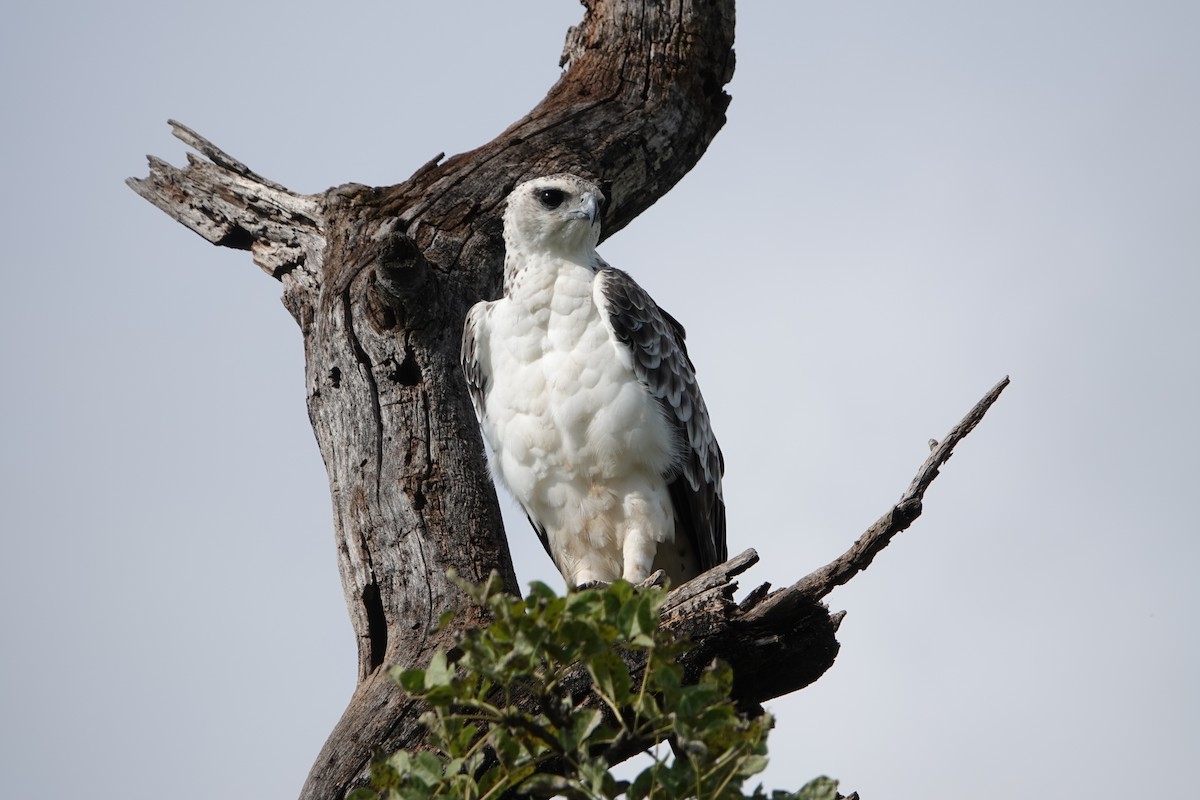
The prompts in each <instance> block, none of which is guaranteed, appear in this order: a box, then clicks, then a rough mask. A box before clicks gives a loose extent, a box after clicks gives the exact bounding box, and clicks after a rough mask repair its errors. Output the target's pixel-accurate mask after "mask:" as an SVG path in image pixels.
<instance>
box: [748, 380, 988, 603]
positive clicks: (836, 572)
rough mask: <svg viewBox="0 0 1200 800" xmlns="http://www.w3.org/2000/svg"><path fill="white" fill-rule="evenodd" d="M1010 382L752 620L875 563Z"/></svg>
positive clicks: (812, 597) (817, 594)
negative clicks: (857, 531) (854, 535)
mask: <svg viewBox="0 0 1200 800" xmlns="http://www.w3.org/2000/svg"><path fill="white" fill-rule="evenodd" d="M1006 386H1008V378H1007V377H1005V378H1004V379H1003V380H1001V381H1000V382H999V383H997V384H996V385H995V386H993V387H992V389H991V390H990V391H989V392H988V393H987V394H986V395H984V396H983V398H982V399H981V400H980V401H979V402H978V403H976V404H975V406H974V407H973V408H972V409H971V410H970V411H969V412H967V415H966V416H965V417H963V419H962V421H961V422H959V423H958V424H957V425H955V426H954V427H953V428H952V429H951V430H950V432H949V433H948V434H946V437H945V438H944V439H943V440H942V442H941V444H937V445H936V446H935V447H934V448H933V452H931V453H930V454H929V458H927V459H925V463H923V464H922V465H921V467H920V469H918V470H917V474H916V477H914V478H913V480H912V483H910V484H909V486H908V489H907V490H905V492H904V495H903V496H902V497H901V498H900V500H899V501H898V502H897V503H896V504H895V505H894V506H892V507H891V508H890V509H888V511H887V512H886V513H885V514H884V515H883V516H882V517H880V518H879V519H878V520H876V521H875V524H873V525H872V526H871V527H870V528H868V529H867V530H866V532H864V533H863V534H862V535H861V536H859V537H858V540H857V541H856V542H855V543H854V545H853V546H851V548H850V549H849V550H847V551H846V552H845V553H843V554H842V555H840V556H839V557H837V558H836V559H834V560H833V561H831V562H830V563H828V564H826V565H825V566H823V567H821V568H820V569H818V570H815V571H813V572H812V573H810V574H808V575H806V576H805V577H803V578H801V579H800V580H799V581H797V582H796V583H794V584H793V585H791V586H789V587H787V588H786V589H782V590H780V591H778V592H775V593H773V594H770V595H768V596H767V597H766V598H765V599H764V600H763V601H762V602H761V603H758V604H756V605H755V606H754V607H753V608H751V609H749V610H748V611H747V613H746V615H745V620H746V622H749V623H754V622H762V621H765V620H766V619H768V618H770V617H773V616H776V615H783V616H785V617H786V616H787V615H788V614H789V613H790V609H791V608H792V607H793V606H794V605H795V604H796V603H798V602H802V601H803V602H812V601H819V600H821V599H822V598H824V597H825V596H826V595H828V594H829V593H830V592H831V591H833V590H834V589H835V588H837V587H838V586H841V585H842V584H844V583H846V582H847V581H849V580H850V579H851V578H853V577H854V576H855V575H857V574H858V573H860V572H862V571H863V570H865V569H866V568H867V567H868V566H870V564H871V561H872V560H874V558H875V556H876V555H877V554H878V553H879V551H881V550H883V548H885V547H887V546H888V544H889V543H890V542H891V541H892V539H893V538H894V537H895V536H896V535H897V534H898V533H900V532H901V531H903V530H905V529H906V528H908V526H909V525H911V524H912V523H913V521H914V520H915V519H916V518H917V517H919V516H921V511H922V505H921V504H922V500H923V498H924V496H925V490H926V489H928V488H929V485H930V484H931V483H933V479H934V478H936V477H937V476H938V471H939V470H940V469H941V467H942V465H943V464H945V463H946V461H947V460H949V458H950V456H951V455H953V454H954V448H955V446H956V445H958V443H959V442H961V441H962V440H963V439H964V438H965V437H966V435H967V434H968V433H970V432H971V431H972V430H974V429H975V426H976V425H978V424H979V422H980V420H982V419H983V415H984V414H986V413H987V411H988V409H989V408H991V407H992V404H993V403H995V402H996V399H997V398H998V397H1000V393H1001V392H1003V391H1004V388H1005V387H1006Z"/></svg>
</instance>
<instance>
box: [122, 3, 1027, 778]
mask: <svg viewBox="0 0 1200 800" xmlns="http://www.w3.org/2000/svg"><path fill="white" fill-rule="evenodd" d="M584 6H585V7H586V11H585V16H584V19H583V21H582V23H581V24H580V25H578V26H577V27H574V28H572V29H571V30H570V31H569V33H568V35H567V41H566V46H565V49H564V52H563V56H562V65H563V66H564V67H565V69H564V72H563V74H562V76H561V77H560V78H559V80H558V81H557V83H555V84H554V86H553V87H552V88H551V89H550V91H549V93H548V94H547V95H546V97H545V99H543V100H542V101H541V103H539V104H538V105H537V106H536V107H535V108H534V109H532V110H531V111H530V112H529V113H528V114H526V115H525V116H524V117H522V118H521V119H520V120H518V121H517V122H516V123H514V124H513V125H512V126H511V127H509V128H508V129H507V130H505V131H504V132H503V133H501V134H500V135H499V136H497V137H496V138H495V139H493V140H492V141H491V142H489V143H487V144H485V145H483V146H482V147H480V148H478V149H476V150H473V151H471V152H469V153H463V154H461V155H457V156H454V157H452V158H449V159H445V160H443V156H442V155H440V154H439V155H438V156H436V157H435V158H433V159H430V160H429V161H428V162H427V163H426V164H424V165H423V166H421V167H420V168H419V169H417V171H416V172H415V173H414V174H413V175H412V177H411V178H409V179H408V180H407V181H405V182H404V183H401V184H398V185H395V186H388V187H381V188H375V187H369V186H362V185H357V184H348V185H345V186H340V187H336V188H333V189H330V190H328V191H326V192H322V193H320V194H314V195H302V194H297V193H295V192H292V191H289V190H288V189H286V188H284V187H283V186H281V185H279V184H277V183H274V182H273V181H270V180H267V179H266V178H263V177H262V176H260V175H257V174H255V173H254V172H253V171H251V170H250V169H249V168H248V167H246V166H245V165H244V164H242V163H240V162H239V161H237V160H236V159H234V158H232V157H230V156H229V155H227V154H226V153H224V152H222V151H221V150H220V149H218V148H217V147H215V146H214V145H213V144H211V143H210V142H208V141H207V140H205V139H203V138H202V137H200V136H199V135H197V134H196V133H194V132H193V131H191V130H189V129H188V128H186V127H184V126H183V125H180V124H178V123H175V122H172V123H171V126H172V128H173V130H174V133H175V135H176V136H178V137H179V138H180V139H182V140H183V141H184V142H186V143H187V144H188V145H190V146H191V147H192V148H194V149H195V150H196V151H197V152H198V153H199V156H196V155H190V156H189V159H188V165H187V166H186V167H185V168H182V169H178V168H175V167H173V166H171V165H169V164H167V163H165V162H163V161H161V160H159V159H156V158H153V157H151V158H150V174H149V176H148V177H146V178H142V179H131V180H130V181H129V184H130V186H131V187H132V188H133V189H134V191H136V192H137V193H138V194H140V195H141V196H142V197H144V198H145V199H147V200H149V201H150V202H151V203H153V204H154V205H156V206H157V207H159V208H160V209H162V210H163V211H165V212H166V213H167V214H168V215H170V216H171V217H173V218H174V219H176V220H178V221H179V222H182V223H183V224H184V225H186V226H188V227H189V228H191V229H192V230H194V231H196V232H197V233H199V234H200V235H201V236H203V237H205V238H206V239H207V240H209V241H210V242H212V243H213V244H217V245H221V246H224V247H232V248H237V249H242V250H249V251H250V252H251V255H252V257H253V260H254V263H256V264H257V265H258V266H259V267H261V268H262V269H263V270H264V271H266V272H267V273H268V274H270V275H271V276H272V277H274V278H275V279H276V280H278V281H280V282H281V283H282V285H283V301H284V304H285V305H286V306H287V308H288V310H289V311H290V312H291V314H292V316H293V317H294V318H295V319H296V322H297V323H298V324H299V325H300V331H301V333H302V335H303V339H304V350H305V358H306V388H307V396H308V397H307V400H308V409H309V416H310V418H311V420H312V424H313V428H314V430H315V432H316V436H317V441H318V444H319V446H320V450H321V455H322V456H323V458H324V460H325V465H326V468H327V469H328V473H329V486H330V491H331V493H332V495H333V508H334V518H335V541H336V546H337V553H338V560H339V566H340V570H341V577H342V584H343V587H344V589H345V596H346V604H347V606H348V608H349V610H350V617H351V621H352V623H353V626H354V629H355V632H356V634H357V641H358V663H359V672H358V687H357V690H356V691H355V693H354V696H353V698H352V699H351V701H350V704H349V707H348V708H347V709H346V711H345V713H344V714H343V716H342V718H341V720H340V721H339V722H338V724H337V726H336V727H335V729H334V730H333V732H332V733H331V734H330V737H329V740H328V741H327V742H326V744H325V746H324V748H323V749H322V751H321V753H320V755H319V756H318V758H317V760H316V763H315V764H314V766H313V768H312V772H311V773H310V775H309V778H308V781H307V783H306V784H305V787H304V790H303V794H302V796H303V797H305V798H320V799H322V800H324V799H326V798H336V797H341V796H342V795H343V794H344V793H345V791H346V790H347V789H348V788H350V787H352V786H354V785H355V784H356V783H357V782H359V781H361V780H362V779H363V776H364V774H365V770H366V768H367V766H368V764H369V762H370V760H371V757H372V755H373V753H374V752H376V751H377V750H380V749H382V750H384V751H392V750H395V749H397V748H401V747H411V746H413V745H414V744H416V743H418V742H419V741H420V739H421V737H422V730H421V728H420V726H419V725H418V724H417V719H416V718H417V714H418V709H416V708H415V707H414V706H413V705H412V703H411V702H410V701H408V700H406V699H405V698H404V697H402V696H401V694H400V693H399V691H398V690H397V688H396V687H395V686H394V685H393V684H392V682H391V680H390V679H389V678H388V676H387V672H386V670H385V669H382V667H384V666H385V665H387V666H390V665H396V664H400V665H413V666H424V665H425V664H426V663H427V662H428V660H429V658H430V656H431V655H432V654H433V653H434V652H435V651H436V650H438V649H444V648H446V647H447V646H449V645H450V644H451V640H452V637H453V635H454V633H455V630H454V629H447V630H439V629H438V620H439V617H440V616H441V614H442V613H443V612H444V611H446V610H448V609H452V608H457V607H459V606H460V605H461V595H460V593H459V591H458V590H457V588H456V586H455V585H454V583H453V582H451V581H450V580H449V579H448V578H447V571H448V570H449V569H454V570H455V571H456V572H457V573H458V574H459V575H460V576H462V577H464V578H466V579H467V580H471V581H476V582H478V581H481V580H483V579H484V578H485V577H486V576H487V575H488V574H489V573H491V572H492V571H493V570H495V571H497V572H499V574H500V575H501V577H502V578H503V580H504V583H505V585H506V587H507V589H508V590H509V591H511V592H513V593H518V592H519V588H518V586H517V582H516V578H515V576H514V574H513V569H512V564H511V561H510V557H509V551H508V546H507V543H506V541H505V538H504V532H503V528H502V523H501V519H500V511H499V507H498V504H497V500H496V495H495V491H494V489H493V486H492V483H491V480H490V478H489V476H488V472H487V469H486V465H485V460H484V451H483V445H482V442H481V439H480V435H479V430H478V427H477V425H476V422H475V417H474V414H473V412H472V409H471V405H470V402H469V400H468V397H467V392H466V386H465V383H464V381H463V378H462V377H461V375H460V372H459V367H458V347H459V336H460V331H461V328H462V321H463V318H464V315H465V313H466V310H467V309H468V308H469V307H470V305H471V304H473V303H475V302H476V301H478V300H480V299H485V298H487V299H490V298H494V297H496V296H497V295H498V294H499V289H500V279H501V273H502V271H501V267H502V263H503V242H502V238H501V223H500V213H501V204H502V201H503V199H504V198H505V196H506V195H507V194H508V192H509V191H510V190H511V189H512V188H513V186H514V185H515V184H516V183H518V182H519V181H521V180H524V179H526V178H530V177H533V176H536V175H539V174H547V173H553V172H574V173H577V174H580V175H583V176H585V177H588V178H592V179H595V180H597V181H599V182H601V183H602V185H603V186H604V187H605V188H606V192H607V194H608V196H609V204H608V206H607V209H606V212H605V218H604V221H603V230H604V233H605V235H611V234H612V233H613V232H615V231H618V230H620V229H621V228H622V227H624V226H625V225H626V224H628V223H629V221H630V220H632V219H633V218H634V217H636V216H637V215H638V214H639V213H641V212H642V211H643V210H645V209H646V208H647V207H649V206H650V205H651V204H652V203H654V202H655V201H656V200H657V199H658V198H659V197H661V196H662V195H663V194H665V193H666V192H667V191H668V190H669V189H670V188H671V187H672V186H674V185H675V183H676V182H678V181H679V179H680V178H681V177H683V175H684V174H686V173H687V171H688V170H689V169H691V167H692V166H693V165H694V164H695V163H696V162H697V160H698V159H699V158H700V156H701V154H703V153H704V151H705V149H706V148H707V147H708V144H709V142H711V141H712V138H713V137H714V136H715V135H716V133H717V131H718V130H719V129H720V128H721V126H722V125H723V123H724V121H725V109H726V107H727V106H728V104H729V99H730V98H729V96H728V95H727V94H726V93H725V92H724V90H723V87H724V86H725V85H726V84H727V83H728V82H729V80H730V78H731V77H732V73H733V24H734V14H733V0H663V1H662V2H658V3H638V2H632V1H631V0H585V2H584ZM1003 385H1004V384H1003V382H1002V383H1001V384H1000V385H999V386H997V387H996V389H994V390H993V392H992V393H991V394H989V396H988V397H987V398H985V399H984V400H983V401H981V403H980V405H979V406H977V407H976V409H975V410H973V412H972V415H970V416H969V417H968V419H967V420H964V421H963V423H961V424H960V426H959V428H956V429H955V431H954V432H952V434H951V435H950V436H948V437H947V438H946V440H945V441H944V442H943V443H942V445H941V446H940V447H939V448H938V449H937V450H935V452H934V453H933V455H931V456H930V459H929V461H927V462H926V465H925V466H924V467H923V469H922V473H921V474H919V475H918V477H917V479H916V480H914V484H913V486H912V487H910V489H909V492H908V493H906V495H905V498H904V499H903V500H902V501H901V502H900V503H899V504H897V505H896V507H895V508H893V509H892V510H891V511H889V512H888V513H887V514H885V515H884V517H883V518H881V520H880V521H879V522H878V523H876V525H875V526H873V528H872V529H871V530H869V531H868V532H867V533H866V534H864V535H863V537H862V538H861V539H860V540H859V542H857V543H856V544H855V546H854V548H852V549H851V551H849V552H848V553H847V554H846V555H845V556H843V557H842V558H840V559H838V560H837V561H835V562H834V563H833V564H830V565H828V566H827V567H824V568H822V569H821V570H818V571H817V572H814V573H813V574H812V575H809V576H807V577H805V578H802V579H801V580H800V581H799V582H798V583H797V584H795V585H794V586H792V587H789V588H787V589H784V590H781V591H777V592H775V593H769V592H768V589H767V587H765V586H763V587H759V588H758V589H756V590H754V591H753V592H751V593H750V594H749V595H748V596H747V597H746V598H744V599H743V600H742V601H741V602H740V604H738V603H735V602H734V600H733V592H734V589H735V588H736V584H735V583H734V582H733V580H732V578H733V577H734V576H735V575H737V574H738V573H739V572H741V571H743V570H745V569H746V568H748V567H749V566H750V565H751V564H753V562H754V561H755V560H756V559H757V556H755V555H754V553H753V551H749V552H747V553H743V554H742V555H741V556H738V557H737V558H735V559H733V560H732V561H731V562H729V563H728V564H726V565H723V566H721V567H718V568H716V569H714V570H712V571H710V572H709V573H707V574H706V575H703V576H700V577H699V578H697V579H696V580H695V581H693V582H691V583H689V584H687V585H685V586H683V587H679V588H678V589H677V590H675V592H674V593H673V595H672V597H671V599H670V601H669V604H668V606H667V608H666V610H665V611H664V614H663V624H664V626H667V627H668V628H670V629H672V630H674V631H677V632H678V633H679V634H680V635H686V636H688V637H691V638H692V640H693V641H694V642H695V646H694V648H693V650H692V654H691V661H692V662H693V664H694V665H701V664H703V663H706V662H707V661H708V660H710V659H711V658H713V657H716V656H720V657H724V658H726V659H727V660H728V661H729V662H730V663H731V664H732V665H733V667H734V670H735V674H736V675H737V693H738V695H739V698H740V699H742V700H744V701H746V702H751V703H753V702H759V701H762V700H766V699H769V698H772V697H777V696H779V695H782V694H785V693H787V692H791V691H795V690H796V689H798V688H801V687H803V686H805V685H807V684H809V683H811V682H812V681H814V680H816V679H817V678H818V677H820V675H821V674H822V673H823V672H824V671H825V670H826V669H828V667H829V666H830V665H831V664H832V663H833V659H834V657H835V655H836V653H837V647H838V645H837V641H836V640H835V638H834V633H835V631H836V628H837V623H838V621H839V620H840V615H830V613H829V611H828V609H827V608H826V607H825V606H824V605H823V604H822V602H821V599H822V598H823V597H824V596H825V595H826V594H827V593H828V592H829V591H830V590H831V589H832V588H833V587H834V586H837V585H839V584H841V583H844V582H845V581H846V580H848V579H849V578H850V577H851V576H852V575H853V574H854V573H855V572H857V571H858V570H860V569H862V568H864V567H865V566H866V564H867V563H869V561H870V559H871V558H872V557H873V556H874V555H875V553H876V552H877V551H878V550H879V549H880V548H882V547H883V546H884V545H886V543H887V542H888V541H889V540H890V538H891V536H893V535H895V533H897V532H899V531H900V530H903V529H904V527H906V526H907V525H908V524H909V523H910V522H911V521H912V520H913V519H914V518H915V517H916V516H917V515H918V514H919V513H920V502H921V495H922V494H923V492H924V490H925V487H927V486H928V483H929V481H930V480H932V478H933V476H935V475H936V474H937V468H938V467H939V466H940V465H941V464H942V463H943V462H944V461H945V459H946V458H948V457H949V454H950V451H951V449H952V448H953V447H954V444H955V443H956V442H957V441H958V439H960V438H961V437H962V436H964V435H965V434H966V433H967V432H968V431H969V430H970V428H971V427H973V426H974V424H975V423H976V422H978V419H979V417H981V416H982V413H983V412H984V411H986V408H987V406H988V405H990V402H991V401H992V400H994V399H995V396H996V395H998V394H999V391H1000V390H1001V389H1002V388H1003ZM735 538H736V537H735ZM459 620H460V621H461V622H462V624H470V623H471V622H472V621H475V620H473V619H472V618H471V616H470V615H469V614H468V615H466V617H465V618H464V617H463V616H461V615H460V617H459Z"/></svg>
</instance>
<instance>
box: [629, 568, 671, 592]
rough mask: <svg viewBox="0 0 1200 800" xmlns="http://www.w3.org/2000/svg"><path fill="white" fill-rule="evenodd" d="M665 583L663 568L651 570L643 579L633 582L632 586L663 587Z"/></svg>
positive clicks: (665, 577)
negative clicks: (636, 582) (639, 581)
mask: <svg viewBox="0 0 1200 800" xmlns="http://www.w3.org/2000/svg"><path fill="white" fill-rule="evenodd" d="M666 585H667V571H666V570H663V569H656V570H654V572H651V573H650V574H649V575H648V576H647V577H646V579H645V580H644V581H642V582H641V583H638V584H635V585H634V588H637V589H649V588H650V587H651V586H659V587H665V586H666Z"/></svg>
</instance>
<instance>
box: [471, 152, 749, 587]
mask: <svg viewBox="0 0 1200 800" xmlns="http://www.w3.org/2000/svg"><path fill="white" fill-rule="evenodd" d="M604 206H605V197H604V194H603V192H602V191H601V190H600V188H599V187H598V186H596V184H594V183H592V182H590V181H588V180H585V179H583V178H580V177H578V176H576V175H570V174H557V175H549V176H546V177H541V178H536V179H533V180H529V181H525V182H523V183H521V184H519V185H517V187H516V188H515V189H514V190H513V191H512V193H511V194H509V196H508V200H507V207H506V208H505V212H504V246H505V255H504V293H503V296H502V297H501V298H500V299H498V300H494V301H491V302H488V301H484V302H480V303H477V304H475V305H474V306H472V308H471V309H470V311H469V312H468V313H467V318H466V323H465V325H464V326H463V337H462V366H463V372H464V374H465V376H466V379H467V385H468V389H469V390H470V395H471V401H472V403H473V404H474V406H475V413H476V416H477V417H478V419H479V422H480V426H481V428H482V430H483V434H484V438H485V439H486V440H487V442H488V444H489V445H490V447H491V449H492V454H493V459H492V462H491V463H492V470H493V473H494V474H495V476H496V477H497V478H498V479H499V482H500V483H502V484H503V485H504V486H506V487H507V488H508V489H509V491H510V492H511V493H512V494H513V496H514V497H516V499H517V501H518V502H519V503H520V504H521V507H522V508H523V509H524V511H525V514H526V516H528V517H529V521H530V523H532V525H533V528H534V530H535V531H536V532H537V535H538V538H539V539H541V542H542V545H543V546H544V547H545V548H546V552H547V553H549V554H550V558H551V559H553V561H554V564H555V566H556V567H557V568H558V571H559V572H560V573H562V576H563V578H564V579H565V580H566V582H567V586H568V588H574V587H580V586H591V585H600V584H606V583H611V582H612V581H615V580H617V579H624V580H627V581H630V582H632V583H640V582H642V581H644V580H646V579H647V578H648V577H649V576H650V575H652V574H653V573H654V572H655V571H656V570H659V569H661V570H663V571H665V573H666V575H667V577H668V578H669V579H670V581H671V582H672V584H674V585H679V584H680V583H682V582H683V581H686V580H689V579H690V578H693V577H695V576H696V575H698V574H700V573H701V572H703V571H705V570H707V569H709V568H710V567H713V566H715V565H717V564H720V563H721V562H723V561H725V559H726V557H727V553H726V545H725V503H724V500H723V498H722V495H721V478H722V476H723V474H724V470H725V465H724V457H723V456H722V455H721V448H720V447H719V446H718V445H717V440H716V438H715V437H714V436H713V431H712V427H711V426H710V425H709V419H708V409H707V408H706V407H705V405H704V398H703V397H702V396H701V394H700V386H699V384H697V382H696V372H695V368H694V366H693V365H692V361H691V359H690V358H689V357H688V353H687V348H686V347H685V345H684V329H683V326H682V325H680V324H679V322H677V321H676V320H675V318H674V317H672V316H671V315H670V314H668V313H667V312H665V311H663V310H662V309H660V308H659V307H658V305H657V304H656V303H655V302H654V300H652V299H651V297H650V295H649V294H647V293H646V291H645V290H644V289H643V288H642V287H641V286H639V285H638V284H637V283H636V282H635V281H634V280H633V278H631V277H630V276H629V275H628V274H626V273H625V272H622V271H621V270H619V269H615V268H613V267H611V266H609V265H608V264H607V263H606V262H605V261H604V259H603V258H601V257H600V256H599V254H597V252H596V244H597V242H598V241H599V239H600V217H601V212H602V211H603V209H604Z"/></svg>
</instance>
